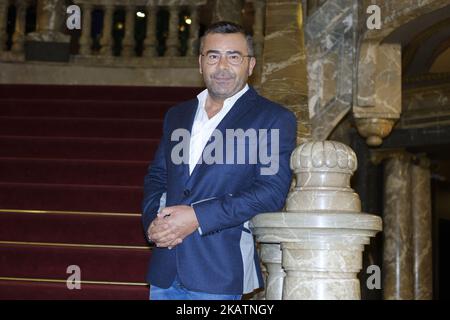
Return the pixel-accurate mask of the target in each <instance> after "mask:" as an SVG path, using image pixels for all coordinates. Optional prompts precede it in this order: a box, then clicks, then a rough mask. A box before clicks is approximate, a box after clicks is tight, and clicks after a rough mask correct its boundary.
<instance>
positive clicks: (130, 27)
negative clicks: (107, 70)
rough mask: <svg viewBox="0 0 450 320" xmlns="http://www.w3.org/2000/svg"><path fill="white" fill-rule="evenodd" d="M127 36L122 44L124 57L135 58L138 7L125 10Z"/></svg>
mask: <svg viewBox="0 0 450 320" xmlns="http://www.w3.org/2000/svg"><path fill="white" fill-rule="evenodd" d="M125 11H126V14H125V36H124V37H123V42H122V47H123V49H122V56H123V57H126V58H129V57H133V56H135V51H134V47H135V42H136V41H135V39H134V25H135V19H136V7H135V6H127V7H126V8H125Z"/></svg>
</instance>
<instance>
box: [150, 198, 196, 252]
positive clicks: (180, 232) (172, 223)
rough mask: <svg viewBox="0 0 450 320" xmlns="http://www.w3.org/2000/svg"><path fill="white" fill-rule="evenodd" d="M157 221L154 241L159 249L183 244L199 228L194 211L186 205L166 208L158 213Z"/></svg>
mask: <svg viewBox="0 0 450 320" xmlns="http://www.w3.org/2000/svg"><path fill="white" fill-rule="evenodd" d="M157 219H158V223H157V228H156V230H155V232H154V233H153V235H152V240H153V241H155V243H156V245H157V246H158V247H169V246H170V245H171V244H173V243H174V242H175V243H181V241H182V240H183V239H184V238H186V237H187V236H188V235H190V234H191V233H192V232H194V231H195V230H197V228H198V227H199V224H198V220H197V216H196V215H195V212H194V209H193V208H192V207H191V206H186V205H179V206H172V207H166V208H164V209H163V210H161V211H160V212H159V213H158V218H157ZM174 240H176V241H174Z"/></svg>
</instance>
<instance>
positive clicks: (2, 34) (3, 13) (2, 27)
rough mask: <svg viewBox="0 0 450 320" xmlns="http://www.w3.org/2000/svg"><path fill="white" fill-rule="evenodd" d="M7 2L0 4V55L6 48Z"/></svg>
mask: <svg viewBox="0 0 450 320" xmlns="http://www.w3.org/2000/svg"><path fill="white" fill-rule="evenodd" d="M7 4H8V3H7V1H6V2H5V1H2V2H0V54H1V53H2V52H3V51H4V50H5V48H6V39H7V34H6V23H7V20H8V5H7Z"/></svg>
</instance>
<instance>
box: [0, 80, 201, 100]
mask: <svg viewBox="0 0 450 320" xmlns="http://www.w3.org/2000/svg"><path fill="white" fill-rule="evenodd" d="M201 90H202V89H201V88H196V87H184V88H180V87H177V88H172V87H141V86H128V87H124V86H80V85H77V86H73V85H34V84H33V85H26V84H24V85H0V98H2V99H12V98H26V99H53V100H54V99H66V100H86V99H95V100H121V101H130V100H131V101H136V100H145V101H183V100H188V99H192V98H193V97H195V96H196V95H197V94H198V93H200V91H201ZM24 93H25V94H24Z"/></svg>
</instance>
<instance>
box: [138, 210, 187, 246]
mask: <svg viewBox="0 0 450 320" xmlns="http://www.w3.org/2000/svg"><path fill="white" fill-rule="evenodd" d="M164 219H165V218H164V217H156V218H155V219H154V220H153V221H152V223H151V224H150V226H149V228H148V230H147V235H148V238H149V239H150V241H152V242H154V243H155V244H156V246H157V247H159V248H168V249H169V250H170V249H172V248H173V247H175V246H177V245H179V244H180V243H182V242H183V240H182V239H176V237H175V236H174V235H171V234H170V233H171V231H169V230H167V229H168V227H169V226H168V224H167V223H166V222H165V221H164ZM160 239H164V240H162V241H161V240H160Z"/></svg>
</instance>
